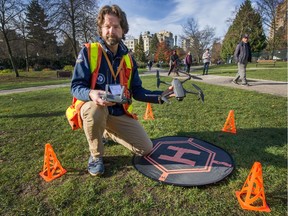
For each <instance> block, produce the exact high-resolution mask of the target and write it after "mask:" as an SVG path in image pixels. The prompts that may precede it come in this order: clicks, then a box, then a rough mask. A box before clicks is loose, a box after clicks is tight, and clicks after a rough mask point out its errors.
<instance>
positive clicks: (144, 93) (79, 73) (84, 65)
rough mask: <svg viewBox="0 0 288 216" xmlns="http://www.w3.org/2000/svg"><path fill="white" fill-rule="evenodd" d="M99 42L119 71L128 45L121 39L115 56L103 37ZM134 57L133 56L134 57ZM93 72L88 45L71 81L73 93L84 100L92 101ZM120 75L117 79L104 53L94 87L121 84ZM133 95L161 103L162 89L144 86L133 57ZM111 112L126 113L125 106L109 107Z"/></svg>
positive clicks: (113, 113)
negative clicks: (90, 93)
mask: <svg viewBox="0 0 288 216" xmlns="http://www.w3.org/2000/svg"><path fill="white" fill-rule="evenodd" d="M97 40H98V42H100V43H101V44H102V47H103V49H104V50H103V51H104V52H106V53H107V55H108V57H109V59H110V62H111V64H112V67H113V70H114V71H115V73H116V71H117V68H118V66H119V64H120V60H121V59H122V56H123V55H125V54H127V53H128V49H127V47H126V46H125V45H124V43H123V42H122V41H121V42H120V43H119V47H118V51H117V54H116V55H115V56H113V53H112V52H111V51H110V50H109V49H108V48H107V47H106V46H105V43H104V41H103V40H102V39H101V38H97ZM132 59H133V58H132ZM91 78H92V74H91V72H90V64H89V59H88V51H87V48H86V47H83V48H82V50H81V51H80V53H79V55H78V58H77V60H76V64H75V67H74V73H73V77H72V82H71V93H72V95H73V96H74V97H75V98H77V99H79V100H82V101H90V97H89V92H90V89H91V88H90V87H91ZM119 83H120V80H119V76H118V77H117V79H116V81H114V78H113V76H112V74H111V72H110V70H109V66H108V63H107V61H106V59H105V57H104V55H103V54H102V59H101V64H100V69H99V73H98V79H97V82H96V87H95V86H94V87H92V89H99V90H105V85H106V84H119ZM130 92H131V95H132V97H133V98H134V99H135V100H138V101H143V102H149V103H159V101H158V96H157V95H161V93H162V91H150V90H147V89H145V88H143V87H142V81H141V79H140V77H139V73H138V69H137V64H136V62H135V60H134V59H133V70H132V80H131V91H130ZM108 110H109V113H110V114H111V115H115V116H119V115H123V114H125V111H124V109H123V106H122V105H121V104H116V105H114V106H110V107H108Z"/></svg>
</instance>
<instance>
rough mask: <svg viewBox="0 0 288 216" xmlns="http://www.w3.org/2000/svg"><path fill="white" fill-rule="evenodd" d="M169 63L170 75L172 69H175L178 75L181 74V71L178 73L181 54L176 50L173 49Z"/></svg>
mask: <svg viewBox="0 0 288 216" xmlns="http://www.w3.org/2000/svg"><path fill="white" fill-rule="evenodd" d="M169 65H170V68H169V71H168V76H169V75H170V73H171V72H172V70H175V73H176V74H177V76H179V73H178V65H179V56H178V55H177V52H176V50H173V53H172V55H171V56H170V62H169Z"/></svg>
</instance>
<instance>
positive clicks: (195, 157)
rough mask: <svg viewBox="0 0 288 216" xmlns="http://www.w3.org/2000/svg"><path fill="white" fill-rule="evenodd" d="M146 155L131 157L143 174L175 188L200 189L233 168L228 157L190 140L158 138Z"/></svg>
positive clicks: (209, 145)
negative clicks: (176, 186)
mask: <svg viewBox="0 0 288 216" xmlns="http://www.w3.org/2000/svg"><path fill="white" fill-rule="evenodd" d="M152 141H153V150H152V151H151V153H149V154H148V155H146V156H134V158H133V164H134V167H135V168H136V169H137V170H138V171H139V172H140V173H142V174H143V175H145V176H147V177H149V178H151V179H153V180H156V181H160V182H163V183H167V184H172V185H178V186H185V187H189V186H202V185H207V184H213V183H216V182H218V181H221V180H223V179H224V178H226V177H227V176H228V175H229V174H230V173H231V172H232V171H233V169H234V163H233V159H232V157H231V156H230V155H229V154H228V153H227V152H225V151H224V150H223V149H222V148H219V147H217V146H215V145H213V144H210V143H208V142H206V141H203V140H199V139H195V138H192V137H162V138H159V139H155V140H152Z"/></svg>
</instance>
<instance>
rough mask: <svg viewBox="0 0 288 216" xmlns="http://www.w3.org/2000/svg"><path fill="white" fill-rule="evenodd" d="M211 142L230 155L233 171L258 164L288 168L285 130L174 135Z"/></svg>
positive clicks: (255, 129) (264, 129)
mask: <svg viewBox="0 0 288 216" xmlns="http://www.w3.org/2000/svg"><path fill="white" fill-rule="evenodd" d="M183 135H184V136H188V137H194V138H197V139H200V140H204V141H207V142H210V143H212V144H214V145H216V146H219V147H221V148H223V149H224V150H225V151H227V152H228V153H229V154H231V156H232V158H233V160H234V162H235V164H236V168H240V167H241V168H248V169H249V168H251V167H252V165H253V164H254V162H256V161H258V162H260V163H263V164H267V165H269V166H276V167H281V168H286V167H287V158H286V157H285V156H283V155H286V152H287V147H286V148H285V149H284V147H285V145H286V144H287V128H254V129H237V134H231V133H225V132H222V131H218V132H200V133H199V132H179V133H178V134H177V136H183Z"/></svg>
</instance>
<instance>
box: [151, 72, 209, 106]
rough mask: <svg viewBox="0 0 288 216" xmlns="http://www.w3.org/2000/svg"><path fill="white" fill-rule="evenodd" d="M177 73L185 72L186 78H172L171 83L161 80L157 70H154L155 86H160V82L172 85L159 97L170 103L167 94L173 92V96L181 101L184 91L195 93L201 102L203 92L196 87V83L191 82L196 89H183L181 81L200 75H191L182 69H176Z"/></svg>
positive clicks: (184, 95)
mask: <svg viewBox="0 0 288 216" xmlns="http://www.w3.org/2000/svg"><path fill="white" fill-rule="evenodd" d="M178 72H179V73H182V74H185V75H186V76H187V78H186V79H184V80H182V81H180V80H179V79H178V78H173V80H172V82H171V83H168V82H164V81H161V80H160V75H159V71H158V70H157V71H156V77H157V88H159V86H160V83H164V84H166V85H172V86H173V89H172V90H171V91H168V92H166V93H164V94H162V95H161V99H162V100H163V101H164V102H166V103H169V104H170V103H171V102H170V101H169V100H168V97H169V95H171V94H174V95H175V98H176V99H177V100H178V101H182V100H183V99H184V97H186V93H190V94H195V95H198V100H199V99H201V101H202V103H203V102H204V93H203V91H202V90H201V88H200V87H198V86H197V85H195V84H193V83H192V86H193V87H194V88H195V89H196V90H197V91H192V90H186V89H184V87H183V83H185V82H186V81H187V80H190V79H192V78H193V79H200V80H201V78H200V77H197V76H193V75H191V74H189V73H186V72H182V71H178Z"/></svg>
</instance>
